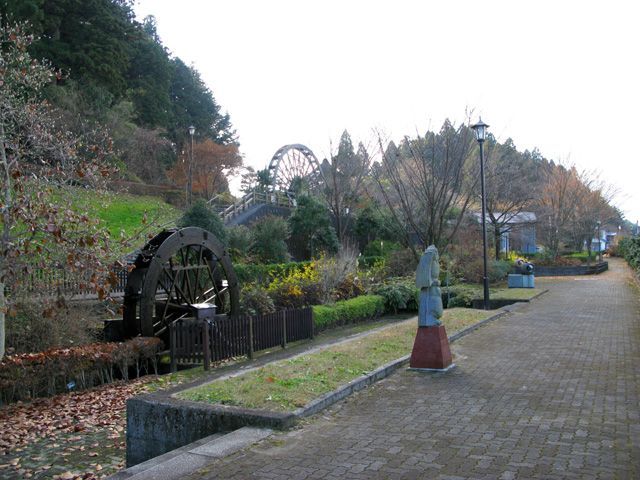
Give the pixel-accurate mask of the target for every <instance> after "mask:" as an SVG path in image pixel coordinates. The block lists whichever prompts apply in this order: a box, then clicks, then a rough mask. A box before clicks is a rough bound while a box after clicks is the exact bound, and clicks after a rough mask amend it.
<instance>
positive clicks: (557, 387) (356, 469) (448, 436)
mask: <svg viewBox="0 0 640 480" xmlns="http://www.w3.org/2000/svg"><path fill="white" fill-rule="evenodd" d="M627 275H628V270H627V269H626V267H624V266H623V264H622V263H621V262H619V261H615V260H614V261H613V262H611V270H610V271H609V272H606V273H604V274H602V275H600V276H598V277H585V278H581V279H544V280H538V283H539V284H543V285H544V286H548V287H549V288H550V289H551V291H550V292H549V293H548V294H546V295H544V296H543V297H541V298H540V299H538V300H536V301H535V302H534V303H532V304H531V305H528V306H526V307H525V308H523V309H521V310H519V311H518V312H517V313H513V314H511V315H509V316H508V317H505V318H503V319H500V320H498V321H496V322H493V323H492V324H490V325H488V326H486V327H483V328H481V329H480V330H478V331H476V332H474V333H473V334H471V335H469V336H467V337H465V338H463V339H462V340H460V341H459V342H456V343H455V344H453V345H452V350H453V352H454V355H455V356H456V358H455V361H456V363H457V365H458V366H457V368H456V369H455V370H454V371H452V372H450V373H447V374H436V375H425V374H421V373H416V372H410V371H406V370H404V371H401V372H399V373H396V374H394V375H392V376H391V377H389V378H387V379H386V380H383V381H382V382H380V383H378V384H376V385H375V386H373V387H371V388H369V389H367V390H365V391H363V392H360V393H359V394H356V395H354V396H353V397H351V398H350V399H348V400H347V401H345V402H342V403H341V404H339V405H337V406H334V407H333V408H331V409H330V410H327V411H326V412H324V413H323V414H321V415H319V416H317V417H315V418H313V419H311V420H310V421H308V422H305V424H303V425H302V426H301V427H300V428H298V429H296V430H293V431H290V432H284V433H279V434H277V435H275V436H274V437H272V438H271V439H269V440H266V441H263V442H262V443H260V444H257V445H254V446H253V447H250V448H248V449H247V450H245V451H243V452H240V453H237V454H235V455H232V456H230V457H227V458H224V459H222V460H218V461H216V462H213V463H211V464H210V465H209V466H208V467H206V468H205V469H204V470H203V471H201V472H199V473H198V474H195V475H193V477H192V478H194V479H195V478H225V479H249V478H256V479H325V480H329V479H337V478H350V479H418V478H424V479H432V478H433V479H440V480H445V479H447V480H454V479H468V478H473V479H503V480H508V479H525V478H543V479H574V478H576V479H577V478H579V479H627V478H628V479H638V478H640V422H639V420H640V406H639V399H640V368H639V366H640V302H639V301H638V298H637V292H633V291H632V290H631V289H630V287H629V286H628V284H627V281H626V278H627Z"/></svg>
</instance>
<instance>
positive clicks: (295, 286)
mask: <svg viewBox="0 0 640 480" xmlns="http://www.w3.org/2000/svg"><path fill="white" fill-rule="evenodd" d="M267 291H268V292H269V296H270V297H271V298H272V299H273V302H274V304H275V305H276V308H302V307H306V306H309V305H318V304H321V303H322V300H323V299H324V295H325V292H324V291H323V286H322V283H321V281H320V277H319V275H318V270H317V268H316V264H315V262H310V263H309V264H307V265H306V266H305V267H304V269H303V270H302V271H294V272H291V273H290V274H289V275H287V276H286V277H282V278H276V279H274V280H273V281H272V282H271V283H270V284H269V286H268V287H267Z"/></svg>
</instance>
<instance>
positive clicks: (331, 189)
mask: <svg viewBox="0 0 640 480" xmlns="http://www.w3.org/2000/svg"><path fill="white" fill-rule="evenodd" d="M370 166H371V158H370V157H369V153H368V152H367V149H366V148H365V146H364V145H363V144H362V142H361V143H359V144H358V150H357V151H354V149H353V143H352V141H351V136H350V135H349V132H347V131H346V130H345V131H344V132H343V133H342V136H341V138H340V144H339V145H338V151H337V153H336V154H335V155H334V154H333V152H332V153H331V160H330V161H325V162H323V163H322V169H323V173H324V178H325V185H324V194H325V199H326V201H327V204H328V205H329V209H330V210H331V213H332V214H333V218H334V219H335V223H336V233H337V234H338V240H339V241H340V243H341V244H342V245H343V246H344V245H345V242H346V234H347V231H348V229H349V226H350V225H351V220H352V218H353V210H354V206H355V204H356V203H357V201H358V200H359V198H360V196H361V194H362V192H363V187H364V180H365V178H366V177H367V175H368V174H369V168H370Z"/></svg>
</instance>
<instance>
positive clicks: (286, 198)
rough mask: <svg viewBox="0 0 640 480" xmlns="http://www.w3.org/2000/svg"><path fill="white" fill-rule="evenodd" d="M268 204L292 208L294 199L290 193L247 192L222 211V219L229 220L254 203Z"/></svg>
mask: <svg viewBox="0 0 640 480" xmlns="http://www.w3.org/2000/svg"><path fill="white" fill-rule="evenodd" d="M259 204H268V205H274V206H276V207H284V208H294V207H296V199H295V198H294V197H293V195H292V194H288V193H284V192H268V193H265V192H256V191H253V192H249V193H247V194H246V195H244V196H243V197H242V198H241V199H240V200H238V201H237V202H236V203H234V204H233V205H229V206H228V207H227V208H225V209H224V210H223V211H222V213H221V216H222V220H223V221H224V222H225V223H226V222H228V221H229V220H231V219H233V218H235V217H236V216H238V215H240V214H241V213H242V212H245V211H247V210H248V209H249V208H251V207H252V206H254V205H259Z"/></svg>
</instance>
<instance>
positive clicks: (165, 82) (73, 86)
mask: <svg viewBox="0 0 640 480" xmlns="http://www.w3.org/2000/svg"><path fill="white" fill-rule="evenodd" d="M132 7H133V1H131V0H83V1H79V0H0V14H1V15H2V22H3V23H4V24H5V25H6V24H14V23H17V22H28V24H27V26H26V27H25V28H28V29H29V30H30V31H29V33H30V34H33V35H34V37H35V39H36V40H35V41H34V42H33V44H32V45H31V46H30V52H29V53H30V54H31V55H32V57H34V58H35V59H37V60H39V61H45V62H48V63H50V64H51V66H52V67H53V68H55V69H56V70H57V71H58V75H57V81H56V85H51V87H50V88H48V89H47V91H46V92H45V96H46V98H47V99H48V100H49V101H50V102H51V103H52V104H53V105H54V106H55V107H56V108H57V109H59V111H61V112H62V115H61V121H62V122H65V123H66V126H67V128H68V129H69V130H70V131H71V132H83V133H86V132H87V131H91V130H96V131H99V130H101V131H105V132H106V133H107V136H108V137H109V138H110V140H109V141H112V142H113V149H114V152H116V154H117V155H116V156H117V158H118V159H119V160H120V161H121V166H123V167H125V168H122V169H121V171H122V172H123V175H124V176H125V178H126V179H128V180H133V181H139V182H143V183H151V184H166V183H169V184H170V183H172V180H171V178H170V177H171V175H169V176H168V175H167V173H168V172H169V171H170V170H171V168H172V167H173V166H174V164H175V163H176V160H177V159H178V158H179V157H180V155H181V153H182V152H183V151H184V146H185V144H186V142H187V140H188V137H189V134H188V127H189V126H191V125H193V126H194V127H195V129H196V137H195V138H196V141H197V142H205V141H209V142H212V143H215V144H218V145H223V146H227V147H229V148H231V149H233V150H234V152H235V157H236V158H235V159H234V161H235V162H236V163H237V162H238V159H239V155H238V154H237V147H238V138H237V135H236V132H235V131H234V129H233V126H232V124H231V119H230V116H229V114H228V113H226V112H223V110H222V108H221V106H220V105H219V104H218V103H217V102H216V100H215V97H214V95H213V92H211V90H210V89H209V88H208V87H207V86H206V85H205V84H204V82H203V81H202V79H201V77H200V74H199V73H198V71H197V70H196V69H195V68H193V67H192V66H188V65H186V64H185V63H184V62H183V61H182V60H181V59H180V58H178V57H175V56H173V55H171V53H170V52H169V51H168V50H167V48H165V47H164V45H163V44H162V41H161V40H160V38H159V37H158V34H157V31H156V24H155V19H154V18H153V17H151V16H149V17H146V18H145V19H144V20H143V21H142V22H138V21H137V20H136V19H135V16H134V13H133V9H132ZM219 188H220V189H221V190H223V191H225V190H226V189H228V187H227V185H226V182H223V185H221V186H220V187H219Z"/></svg>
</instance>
